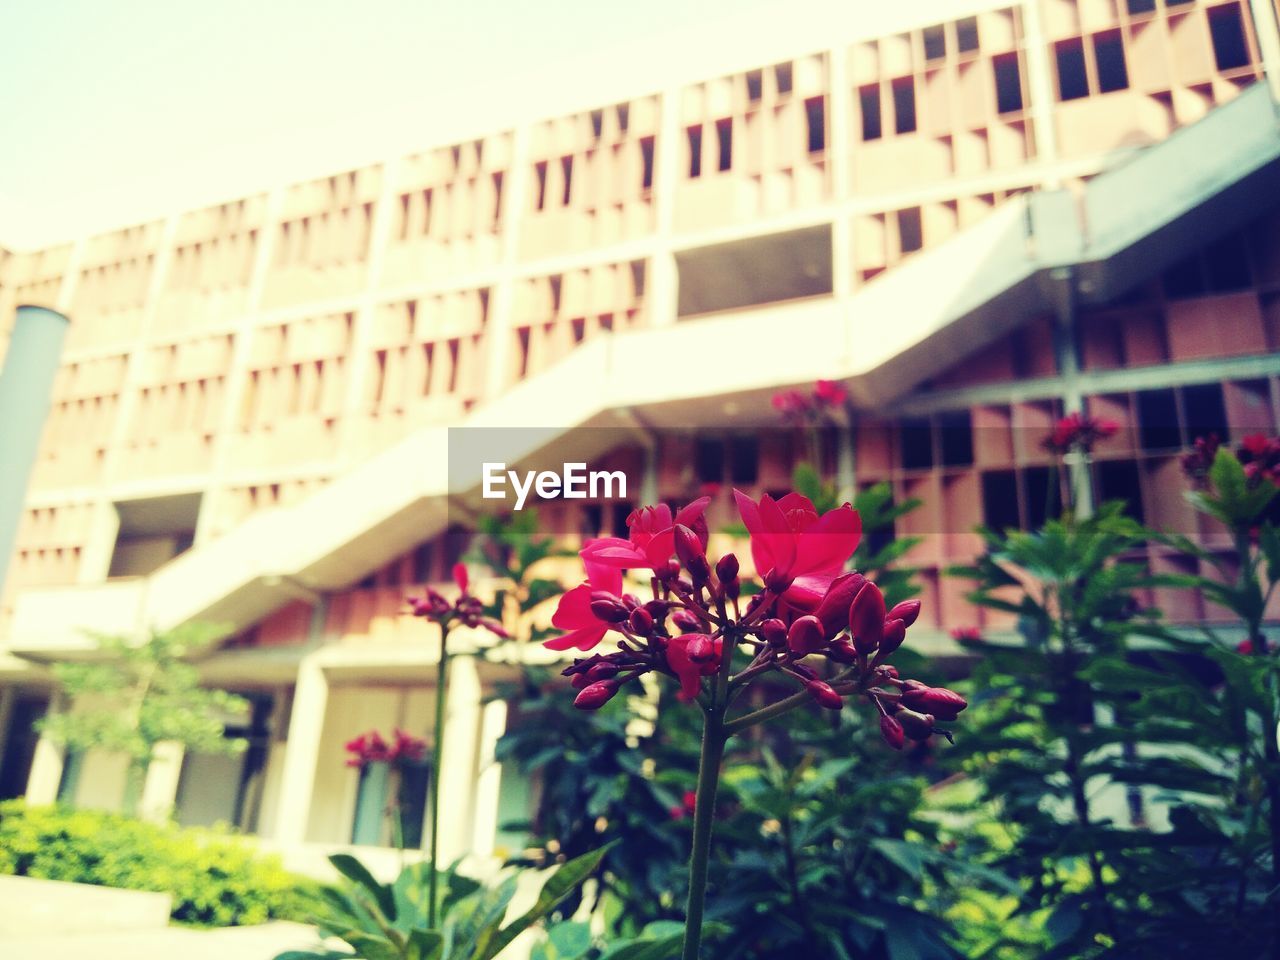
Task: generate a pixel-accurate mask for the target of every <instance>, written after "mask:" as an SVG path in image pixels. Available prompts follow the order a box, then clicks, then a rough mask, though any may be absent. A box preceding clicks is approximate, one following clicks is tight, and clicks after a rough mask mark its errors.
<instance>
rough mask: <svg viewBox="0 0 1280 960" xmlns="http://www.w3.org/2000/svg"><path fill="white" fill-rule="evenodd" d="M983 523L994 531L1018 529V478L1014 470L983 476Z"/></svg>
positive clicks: (994, 471)
mask: <svg viewBox="0 0 1280 960" xmlns="http://www.w3.org/2000/svg"><path fill="white" fill-rule="evenodd" d="M982 521H983V523H985V524H986V525H987V526H988V527H990V528H991V529H992V530H1006V529H1008V528H1009V527H1018V526H1019V525H1020V521H1019V519H1018V477H1017V475H1016V474H1015V473H1014V472H1013V471H1012V470H992V471H989V472H987V473H984V474H983V475H982Z"/></svg>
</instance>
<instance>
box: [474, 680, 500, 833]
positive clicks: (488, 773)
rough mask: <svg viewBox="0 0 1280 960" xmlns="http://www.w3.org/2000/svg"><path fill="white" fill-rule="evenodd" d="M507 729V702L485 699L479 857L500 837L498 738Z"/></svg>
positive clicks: (478, 780)
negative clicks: (487, 700)
mask: <svg viewBox="0 0 1280 960" xmlns="http://www.w3.org/2000/svg"><path fill="white" fill-rule="evenodd" d="M506 729H507V705H506V703H504V702H503V701H501V700H494V701H492V702H490V703H486V704H485V705H484V707H483V708H482V714H481V718H480V759H479V764H478V765H477V773H476V802H475V811H476V814H475V829H474V832H473V834H472V840H471V850H472V852H473V853H474V854H475V855H476V856H477V857H491V856H493V849H494V844H495V842H496V841H497V837H498V804H499V801H500V799H501V791H502V764H500V763H498V761H497V758H496V755H495V754H496V752H497V747H498V740H499V738H500V737H501V736H502V734H503V732H504V731H505V730H506Z"/></svg>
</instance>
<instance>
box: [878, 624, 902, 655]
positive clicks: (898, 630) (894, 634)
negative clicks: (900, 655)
mask: <svg viewBox="0 0 1280 960" xmlns="http://www.w3.org/2000/svg"><path fill="white" fill-rule="evenodd" d="M905 639H907V625H906V624H905V623H904V622H903V621H901V620H886V621H885V622H884V634H883V636H881V637H880V656H882V657H887V656H889V654H891V653H893V651H895V650H897V649H898V648H899V647H900V646H902V641H903V640H905Z"/></svg>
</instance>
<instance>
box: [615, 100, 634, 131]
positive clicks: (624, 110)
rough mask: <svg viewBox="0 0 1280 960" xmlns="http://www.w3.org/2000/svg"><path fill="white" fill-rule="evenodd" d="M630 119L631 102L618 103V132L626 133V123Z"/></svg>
mask: <svg viewBox="0 0 1280 960" xmlns="http://www.w3.org/2000/svg"><path fill="white" fill-rule="evenodd" d="M630 120H631V104H629V103H620V104H618V132H619V133H626V132H627V125H628V123H629V122H630Z"/></svg>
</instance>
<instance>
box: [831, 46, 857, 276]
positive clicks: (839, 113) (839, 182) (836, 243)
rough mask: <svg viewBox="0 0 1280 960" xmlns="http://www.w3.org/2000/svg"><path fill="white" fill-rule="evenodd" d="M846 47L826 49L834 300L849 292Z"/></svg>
mask: <svg viewBox="0 0 1280 960" xmlns="http://www.w3.org/2000/svg"><path fill="white" fill-rule="evenodd" d="M848 61H849V47H848V45H847V44H846V45H844V46H840V47H836V48H835V49H832V50H828V51H827V71H828V72H827V77H828V82H827V88H828V89H829V90H830V91H831V94H830V96H829V98H828V101H827V176H828V177H830V178H831V200H832V202H833V204H834V206H835V210H836V215H835V220H834V221H832V224H831V292H832V295H833V296H834V297H835V299H836V300H844V299H846V298H847V297H849V296H851V295H852V293H853V218H852V217H851V216H850V215H849V211H848V210H847V209H846V201H847V200H848V199H849V192H850V186H851V181H852V178H853V168H852V164H853V151H854V146H853V130H852V123H851V120H850V118H851V117H852V116H853V103H852V100H853V91H852V89H851V87H850V81H849V69H848V68H849V62H848Z"/></svg>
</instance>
